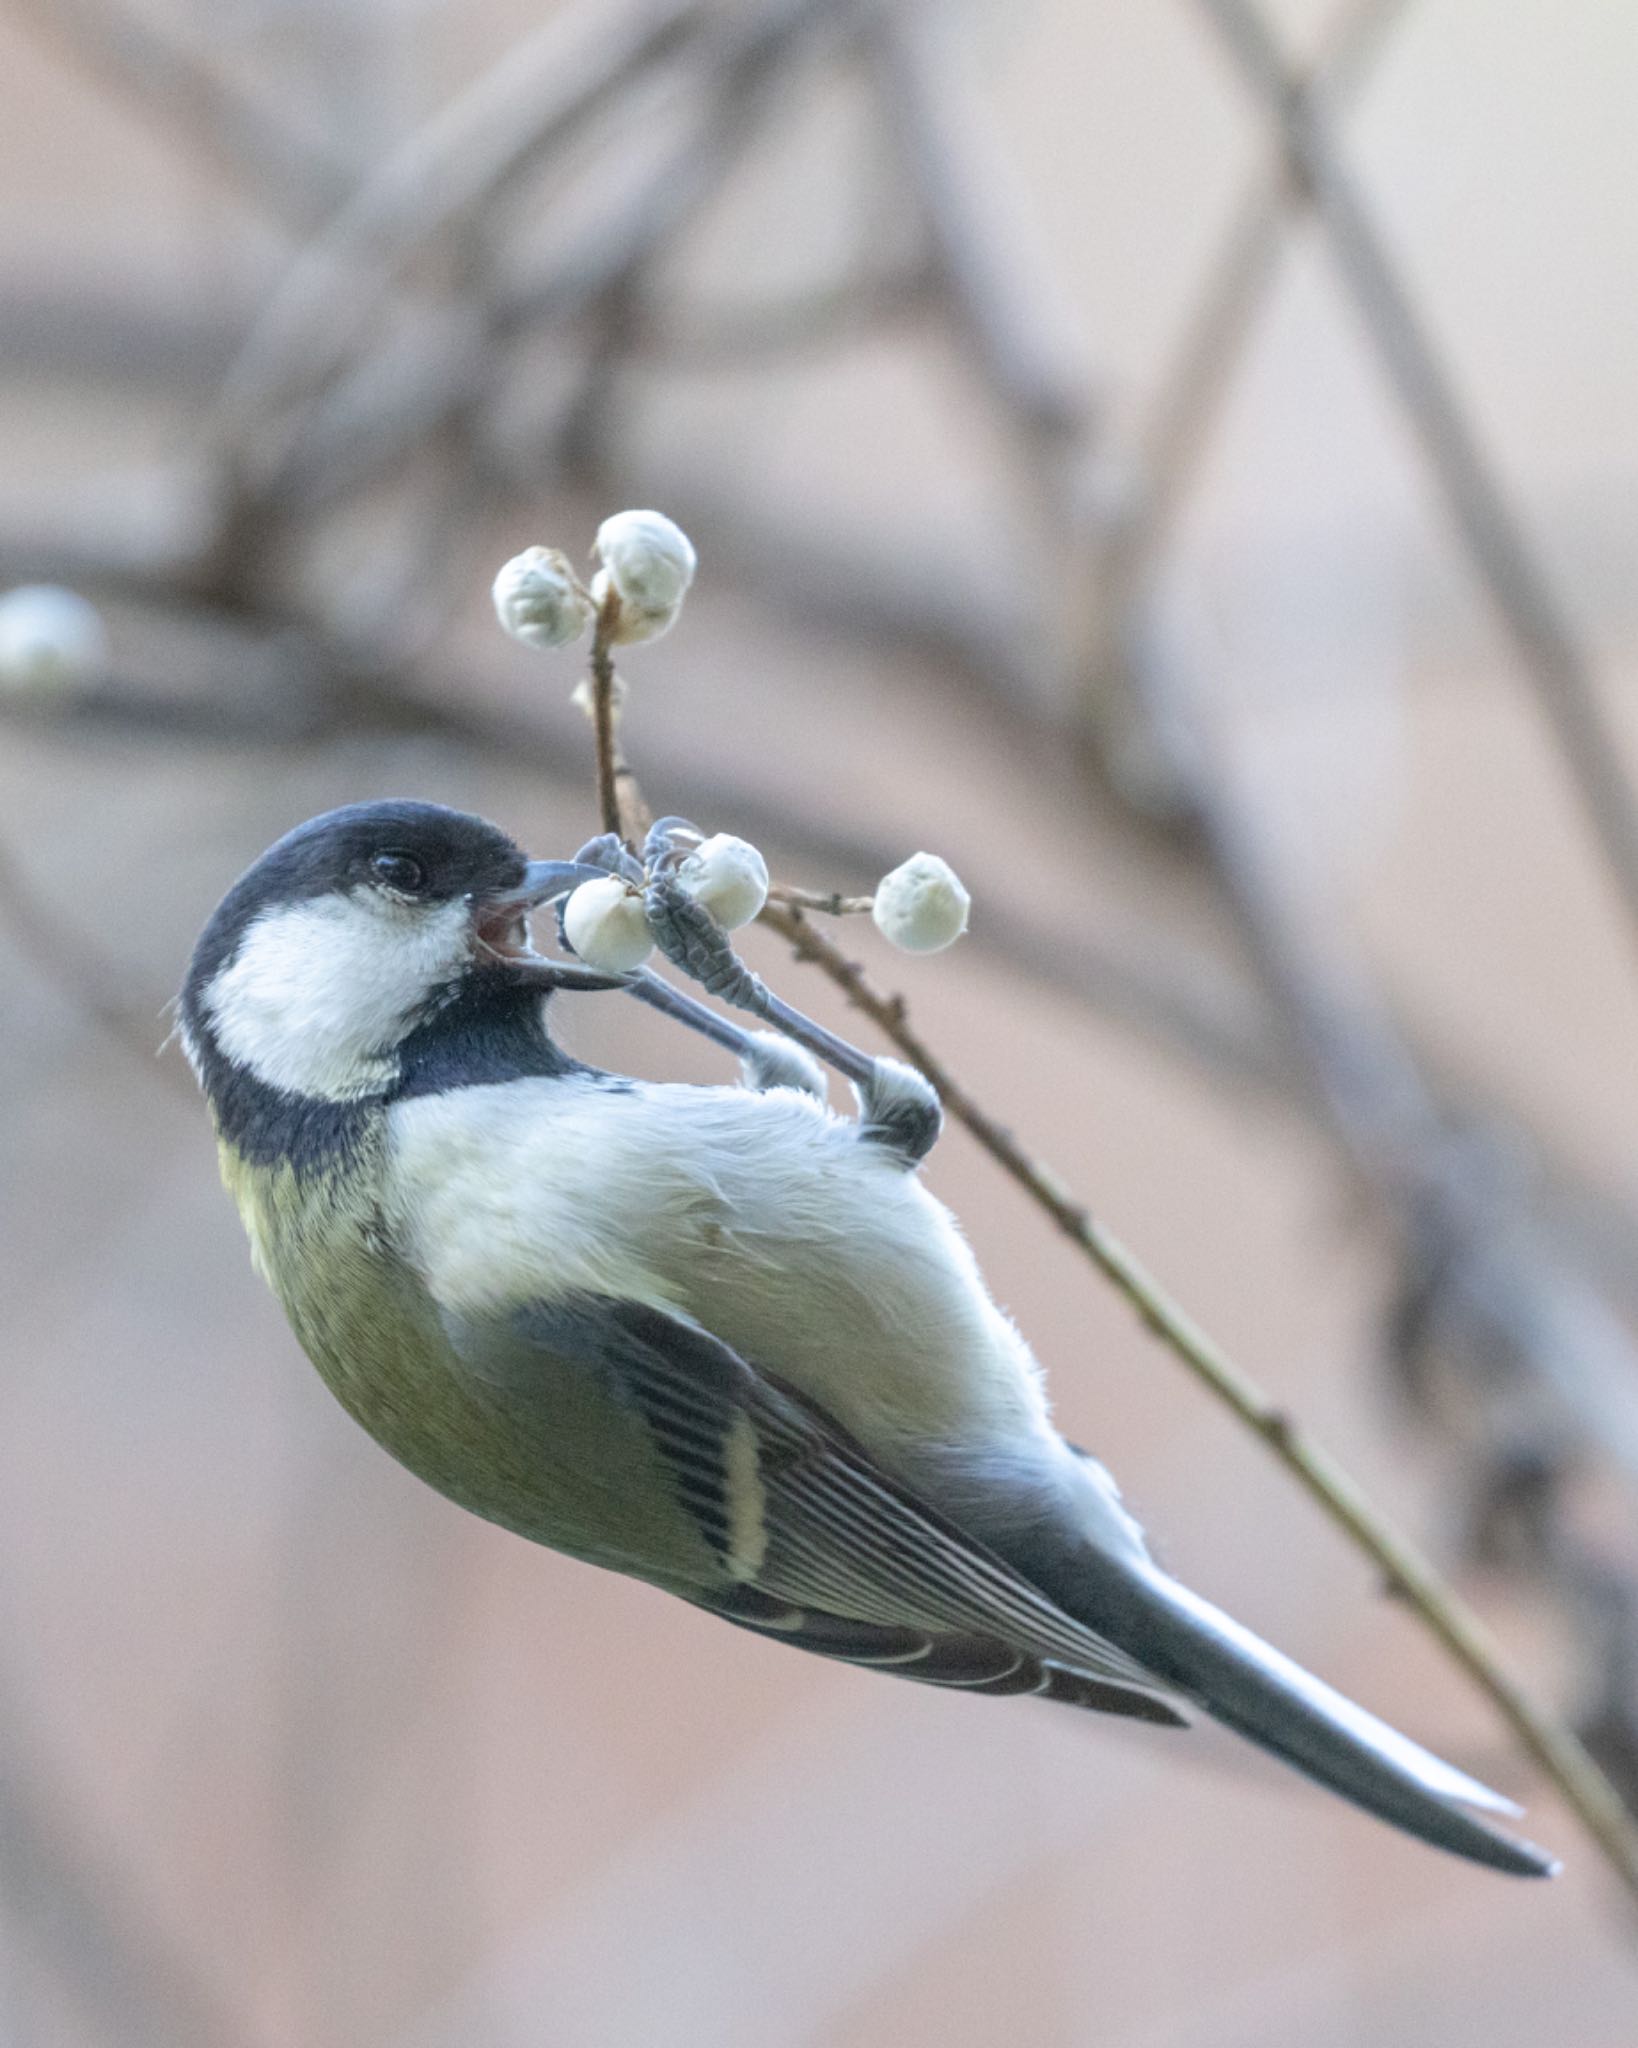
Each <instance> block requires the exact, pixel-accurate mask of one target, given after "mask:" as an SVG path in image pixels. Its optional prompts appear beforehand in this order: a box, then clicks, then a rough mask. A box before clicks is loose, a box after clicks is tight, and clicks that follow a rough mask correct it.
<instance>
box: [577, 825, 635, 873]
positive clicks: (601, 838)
mask: <svg viewBox="0 0 1638 2048" xmlns="http://www.w3.org/2000/svg"><path fill="white" fill-rule="evenodd" d="M575 859H576V860H577V861H579V862H581V863H583V864H584V865H585V866H587V867H593V868H601V869H602V871H603V873H604V874H607V875H618V876H619V877H620V878H621V880H622V881H626V882H631V883H633V884H636V885H639V886H640V885H641V883H642V880H643V867H642V863H641V862H640V861H639V860H638V859H637V856H636V855H635V854H634V853H633V852H632V851H631V848H630V847H629V846H627V845H626V844H625V842H624V840H622V839H621V837H620V835H619V833H618V832H600V833H599V834H598V835H597V837H596V838H595V839H588V840H587V841H586V843H585V845H584V846H583V847H581V849H580V851H579V852H578V853H577V854H576V855H575Z"/></svg>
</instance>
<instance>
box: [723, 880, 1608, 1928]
mask: <svg viewBox="0 0 1638 2048" xmlns="http://www.w3.org/2000/svg"><path fill="white" fill-rule="evenodd" d="M761 921H762V922H763V923H765V924H767V925H768V926H770V927H771V929H773V930H774V931H776V932H778V933H779V934H780V936H781V937H782V938H784V939H785V940H787V941H788V943H789V944H790V945H791V946H792V948H793V949H794V951H795V953H796V956H797V958H798V959H800V960H807V961H811V962H812V963H813V964H814V965H815V966H817V967H819V968H820V969H821V970H822V972H824V973H825V974H826V975H828V976H829V977H830V979H831V980H832V981H833V982H835V984H836V985H837V987H838V988H840V989H841V990H842V991H843V993H844V994H845V995H846V996H847V998H848V1000H849V1002H850V1003H852V1004H853V1006H854V1007H855V1008H856V1009H858V1010H861V1011H863V1012H864V1014H865V1015H866V1016H868V1017H869V1018H870V1019H871V1020H872V1022H873V1023H875V1024H876V1025H877V1026H878V1027H879V1028H880V1029H881V1031H882V1032H884V1033H885V1035H886V1036H887V1037H888V1038H889V1039H890V1040H891V1041H892V1043H893V1044H894V1045H895V1046H897V1047H898V1049H899V1051H900V1052H902V1053H903V1054H904V1056H905V1058H906V1059H907V1060H909V1061H910V1063H911V1064H912V1065H913V1066H915V1067H917V1068H919V1069H920V1071H921V1072H922V1073H923V1074H924V1075H925V1076H926V1077H927V1079H928V1080H929V1081H931V1082H932V1084H933V1086H934V1087H935V1088H936V1089H937V1090H938V1093H939V1097H940V1099H941V1100H942V1102H943V1104H944V1107H945V1108H946V1110H948V1111H949V1113H950V1115H952V1116H953V1117H954V1118H955V1119H956V1121H957V1122H958V1123H960V1124H963V1125H964V1126H965V1127H966V1129H967V1130H968V1131H970V1132H971V1133H972V1135H973V1137H974V1138H976V1139H977V1141H978V1143H979V1144H980V1145H981V1146H982V1147H983V1148H984V1150H985V1151H986V1152H988V1153H989V1155H990V1157H991V1158H992V1159H994V1160H995V1161H996V1163H997V1164H998V1165H999V1166H1000V1167H1001V1168H1002V1169H1003V1170H1004V1171H1005V1172H1006V1173H1008V1174H1010V1175H1011V1177H1012V1178H1013V1179H1014V1180H1015V1181H1016V1182H1017V1183H1018V1185H1019V1186H1020V1187H1022V1188H1023V1189H1024V1191H1025V1193H1026V1194H1028V1195H1029V1196H1030V1198H1031V1199H1032V1200H1033V1201H1034V1202H1035V1203H1036V1204H1037V1205H1038V1207H1040V1208H1041V1209H1042V1210H1044V1211H1045V1213H1046V1214H1047V1215H1048V1216H1050V1217H1051V1219H1052V1221H1053V1222H1054V1223H1055V1224H1056V1225H1057V1226H1058V1228H1059V1229H1060V1230H1061V1231H1063V1233H1064V1234H1065V1235H1066V1236H1067V1237H1068V1238H1069V1239H1070V1240H1071V1242H1072V1243H1074V1244H1076V1245H1078V1246H1079V1247H1080V1249H1081V1250H1082V1251H1083V1252H1084V1253H1085V1254H1086V1255H1087V1257H1088V1258H1089V1259H1090V1260H1091V1261H1092V1263H1093V1264H1094V1265H1096V1266H1097V1267H1098V1269H1099V1270H1100V1271H1101V1272H1102V1273H1103V1274H1104V1275H1105V1276H1106V1277H1107V1278H1108V1279H1109V1280H1111V1281H1112V1282H1113V1283H1114V1285H1115V1287H1116V1289H1117V1290H1118V1291H1119V1292H1120V1293H1121V1294H1122V1295H1123V1296H1124V1297H1125V1299H1126V1300H1127V1301H1128V1302H1129V1303H1130V1304H1131V1306H1132V1307H1133V1308H1134V1309H1135V1310H1136V1312H1137V1314H1138V1316H1139V1318H1140V1319H1141V1321H1142V1322H1143V1323H1144V1324H1146V1325H1147V1327H1148V1328H1149V1329H1150V1330H1151V1331H1152V1332H1153V1333H1154V1335H1155V1336H1157V1337H1158V1338H1159V1339H1160V1341H1161V1342H1162V1343H1163V1344H1164V1345H1165V1346H1166V1347H1167V1348H1168V1349H1169V1350H1170V1351H1171V1352H1172V1353H1173V1355H1174V1356H1175V1357H1177V1358H1178V1359H1180V1360H1181V1361H1182V1363H1183V1364H1184V1365H1185V1366H1187V1367H1188V1369H1189V1371H1190V1372H1192V1373H1193V1374H1194V1375H1195V1377H1196V1378H1197V1379H1199V1380H1200V1381H1202V1382H1203V1383H1204V1385H1205V1386H1206V1387H1207V1388H1208V1389H1209V1390H1210V1391H1211V1392H1212V1393H1213V1394H1214V1395H1215V1396H1216V1397H1217V1399H1218V1400H1219V1401H1220V1402H1222V1403H1223V1405H1224V1406H1225V1407H1227V1408H1228V1409H1229V1410H1230V1412H1231V1413H1232V1414H1234V1415H1235V1416H1236V1417H1238V1419H1239V1420H1240V1421H1241V1422H1243V1423H1244V1424H1245V1425H1246V1426H1247V1427H1248V1428H1249V1429H1251V1430H1252V1431H1253V1432H1254V1433H1255V1434H1256V1435H1257V1437H1258V1438H1259V1439H1260V1440H1261V1441H1262V1442H1263V1443H1264V1444H1266V1445H1267V1447H1268V1449H1269V1450H1270V1451H1271V1452H1272V1453H1273V1454H1274V1456H1275V1457H1276V1458H1277V1459H1278V1460H1279V1461H1280V1463H1281V1464H1282V1465H1284V1466H1285V1468H1286V1469H1287V1471H1289V1472H1290V1473H1292V1474H1293V1476H1294V1477H1295V1478H1296V1479H1297V1480H1298V1481H1299V1482H1300V1484H1301V1485H1302V1486H1303V1487H1304V1489H1305V1490H1306V1491H1307V1493H1308V1494H1309V1496H1310V1497H1311V1498H1312V1499H1313V1500H1314V1501H1316V1502H1317V1503H1318V1505H1319V1506H1320V1508H1321V1509H1322V1510H1323V1511H1324V1513H1325V1514H1326V1516H1327V1517H1328V1518H1329V1519H1330V1521H1331V1522H1332V1523H1333V1524H1334V1525H1335V1526H1336V1527H1337V1528H1338V1529H1340V1530H1341V1531H1342V1533H1343V1534H1344V1535H1345V1536H1346V1537H1347V1538H1348V1539H1349V1541H1350V1542H1352V1543H1353V1545H1354V1546H1355V1548H1356V1549H1358V1550H1360V1551H1361V1552H1363V1554H1364V1555H1365V1556H1366V1557H1368V1558H1369V1559H1370V1560H1371V1562H1372V1563H1373V1564H1374V1565H1375V1566H1376V1568H1377V1569H1378V1571H1380V1572H1381V1574H1382V1576H1383V1579H1384V1581H1385V1582H1386V1584H1387V1586H1388V1587H1389V1589H1390V1590H1391V1591H1393V1592H1394V1593H1396V1594H1398V1595H1399V1596H1400V1597H1401V1598H1402V1599H1403V1600H1404V1602H1405V1603H1406V1605H1407V1606H1408V1607H1409V1608H1410V1609H1411V1611H1412V1612H1413V1613H1415V1614H1416V1615H1417V1616H1418V1618H1419V1619H1420V1620H1421V1622H1422V1624H1423V1626H1424V1627H1425V1628H1426V1629H1427V1630H1428V1632H1429V1634H1430V1635H1432V1636H1433V1637H1434V1639H1435V1640H1436V1641H1437V1642H1439V1643H1440V1644H1441V1645H1442V1646H1443V1647H1444V1649H1445V1650H1446V1651H1447V1652H1448V1653H1449V1655H1450V1657H1451V1658H1452V1660H1453V1661H1454V1662H1455V1663H1456V1664H1458V1665H1459V1666H1460V1667H1461V1669H1462V1670H1464V1671H1465V1672H1466V1673H1467V1675H1468V1676H1469V1678H1471V1679H1472V1680H1473V1682H1474V1684H1475V1685H1476V1686H1477V1687H1478V1688H1479V1690H1480V1691H1481V1692H1483V1693H1484V1694H1485V1696H1486V1697H1487V1698H1488V1699H1489V1700H1490V1702H1491V1704H1492V1705H1493V1706H1494V1707H1495V1708H1496V1710H1497V1711H1498V1712H1499V1713H1500V1715H1501V1716H1502V1718H1503V1720H1504V1721H1505V1722H1506V1723H1507V1725H1508V1726H1509V1727H1510V1728H1511V1729H1512V1731H1513V1733H1514V1734H1515V1736H1517V1738H1518V1740H1519V1742H1520V1744H1521V1745H1522V1746H1523V1748H1524V1749H1525V1750H1526V1751H1527V1752H1528V1753H1529V1755H1530V1756H1531V1757H1533V1758H1534V1759H1535V1761H1536V1763H1537V1764H1538V1765H1539V1766H1540V1768H1541V1770H1542V1771H1543V1773H1544V1774H1545V1775H1546V1777H1547V1778H1548V1779H1549V1780H1550V1781H1551V1782H1552V1783H1553V1784H1554V1785H1555V1786H1556V1787H1557V1788H1558V1790H1559V1792H1560V1793H1561V1794H1562V1795H1563V1798H1564V1800H1565V1802H1566V1804H1567V1805H1568V1806H1569V1807H1570V1809H1571V1811H1572V1812H1573V1813H1575V1814H1576V1816H1577V1817H1578V1818H1579V1820H1580V1821H1581V1823H1582V1825H1583V1827H1584V1828H1585V1829H1586V1831H1587V1833H1588V1834H1589V1836H1591V1838H1592V1839H1593V1840H1594V1841H1595V1842H1596V1843H1597V1844H1598V1846H1599V1848H1600V1850H1601V1851H1602V1852H1603V1854H1604V1857H1605V1859H1606V1860H1607V1862H1608V1863H1609V1865H1610V1867H1611V1868H1612V1869H1613V1870H1614V1871H1615V1873H1616V1875H1617V1876H1618V1877H1619V1879H1620V1881H1621V1883H1622V1884H1623V1886H1624V1887H1625V1888H1626V1890H1627V1891H1628V1892H1630V1893H1631V1894H1632V1896H1633V1897H1634V1898H1635V1899H1638V1824H1635V1823H1634V1821H1633V1818H1632V1816H1631V1815H1630V1814H1629V1813H1628V1812H1627V1809H1626V1807H1625V1806H1624V1805H1623V1804H1622V1802H1621V1798H1620V1795H1619V1794H1618V1793H1617V1792H1616V1790H1615V1788H1614V1786H1613V1785H1611V1784H1610V1782H1609V1780H1608V1779H1607V1778H1606V1777H1605V1776H1604V1774H1603V1772H1602V1771H1601V1770H1600V1769H1599V1768H1598V1766H1597V1764H1596V1763H1595V1762H1594V1761H1593V1759H1592V1757H1591V1756H1590V1755H1589V1754H1588V1752H1587V1751H1586V1749H1585V1748H1584V1747H1583V1746H1582V1744H1581V1743H1580V1742H1579V1741H1578V1740H1577V1739H1576V1737H1575V1736H1574V1735H1573V1734H1572V1733H1571V1731H1570V1730H1569V1729H1568V1728H1567V1727H1565V1726H1564V1724H1563V1723H1562V1722H1561V1721H1559V1720H1558V1719H1557V1718H1556V1717H1555V1716H1554V1715H1552V1714H1551V1713H1549V1712H1548V1711H1547V1710H1546V1709H1545V1708H1544V1707H1541V1706H1539V1705H1538V1704H1537V1703H1536V1702H1535V1701H1534V1700H1533V1699H1532V1698H1531V1696H1530V1694H1529V1693H1528V1691H1527V1690H1526V1689H1525V1688H1524V1687H1523V1686H1522V1685H1521V1684H1520V1683H1519V1681H1518V1680H1517V1679H1516V1678H1515V1677H1514V1676H1513V1675H1512V1673H1511V1672H1510V1671H1509V1670H1508V1668H1507V1665H1506V1662H1505V1661H1504V1659H1503V1656H1502V1653H1501V1650H1500V1648H1499V1646H1498V1645H1497V1644H1496V1643H1495V1642H1494V1641H1493V1639H1492V1638H1491V1636H1490V1634H1489V1632H1488V1631H1487V1630H1486V1629H1485V1627H1484V1625H1483V1623H1482V1622H1480V1620H1479V1618H1478V1616H1477V1615H1476V1614H1474V1613H1473V1612H1472V1610H1471V1609H1470V1608H1468V1607H1467V1605H1466V1604H1465V1603H1464V1602H1463V1601H1462V1599H1461V1598H1460V1596H1459V1595H1458V1594H1457V1593H1456V1591H1455V1589H1454V1588H1453V1587H1452V1586H1450V1585H1448V1584H1447V1583H1446V1581H1445V1580H1444V1579H1443V1578H1442V1577H1441V1576H1440V1575H1439V1573H1438V1572H1437V1571H1436V1570H1435V1569H1434V1567H1433V1565H1432V1564H1431V1563H1429V1561H1428V1560H1427V1559H1426V1558H1425V1557H1423V1556H1422V1554H1421V1553H1420V1552H1419V1551H1418V1550H1417V1549H1416V1547H1415V1545H1414V1544H1412V1543H1411V1541H1410V1540H1409V1538H1408V1537H1406V1536H1404V1535H1403V1534H1402V1533H1401V1532H1400V1531H1399V1530H1397V1529H1396V1528H1395V1527H1394V1526H1393V1524H1392V1523H1391V1522H1389V1521H1388V1519H1387V1518H1386V1517H1385V1516H1384V1515H1382V1514H1381V1513H1380V1511H1379V1510H1378V1509H1377V1508H1376V1507H1374V1506H1373V1505H1372V1503H1371V1501H1370V1499H1369V1498H1368V1496H1367V1495H1366V1494H1365V1493H1364V1492H1363V1491H1362V1489H1361V1488H1360V1487H1359V1486H1358V1485H1357V1484H1356V1483H1355V1481H1354V1480H1353V1479H1352V1478H1350V1477H1349V1475H1348V1474H1347V1473H1346V1472H1345V1471H1344V1470H1343V1468H1342V1467H1341V1466H1340V1465H1339V1464H1338V1463H1337V1462H1336V1460H1335V1459H1334V1458H1332V1457H1331V1455H1330V1454H1329V1452H1327V1451H1325V1450H1323V1449H1322V1448H1321V1447H1320V1445H1318V1444H1317V1443H1316V1442H1315V1441H1314V1439H1313V1438H1312V1437H1311V1436H1309V1435H1308V1433H1307V1432H1306V1430H1304V1429H1302V1428H1301V1427H1300V1426H1299V1425H1298V1424H1297V1423H1296V1422H1295V1421H1294V1420H1293V1419H1292V1417H1291V1416H1290V1415H1289V1414H1288V1413H1287V1412H1286V1411H1285V1410H1284V1409H1282V1408H1279V1407H1277V1406H1276V1405H1275V1404H1274V1403H1273V1402H1272V1401H1271V1400H1270V1399H1269V1398H1268V1396H1267V1394H1265V1393H1264V1391H1263V1390H1262V1388H1261V1387H1259V1386H1258V1385H1257V1383H1256V1381H1254V1380H1253V1379H1251V1378H1250V1377H1249V1376H1248V1375H1247V1374H1246V1373H1244V1372H1242V1371H1241V1369H1240V1368H1239V1367H1238V1366H1237V1365H1235V1364H1234V1362H1233V1361H1232V1360H1231V1359H1230V1358H1229V1357H1228V1355H1227V1354H1226V1353H1225V1352H1224V1351H1223V1350H1221V1349H1220V1348H1219V1346H1218V1345H1216V1344H1215V1343H1214V1342H1213V1341H1212V1339H1211V1338H1210V1337H1209V1336H1207V1334H1206V1333H1205V1331H1204V1330H1202V1329H1201V1328H1200V1327H1199V1325H1198V1324H1197V1323H1195V1322H1194V1321H1193V1320H1192V1318H1191V1317H1189V1316H1188V1315H1187V1314H1186V1313H1185V1312H1184V1311H1183V1310H1182V1309H1181V1308H1179V1307H1178V1306H1177V1304H1176V1303H1175V1302H1174V1301H1172V1300H1171V1298H1170V1297H1169V1296H1168V1295H1167V1294H1166V1293H1165V1291H1164V1290H1163V1289H1162V1288H1161V1287H1160V1285H1159V1283H1158V1282H1157V1281H1156V1280H1155V1279H1154V1278H1153V1276H1152V1275H1151V1274H1150V1273H1149V1272H1148V1271H1147V1270H1146V1269H1145V1268H1144V1267H1143V1266H1142V1265H1141V1264H1140V1263H1139V1261H1138V1260H1137V1259H1136V1258H1135V1257H1134V1256H1133V1254H1132V1253H1131V1252H1129V1251H1128V1250H1127V1249H1126V1247H1125V1246H1124V1245H1123V1244H1122V1243H1121V1242H1120V1240H1119V1239H1118V1238H1117V1237H1115V1235H1114V1234H1113V1232H1111V1231H1110V1230H1108V1229H1107V1228H1105V1226H1104V1225H1102V1224H1101V1223H1098V1222H1096V1221H1095V1220H1094V1219H1093V1217H1092V1215H1091V1213H1090V1211H1089V1210H1088V1209H1087V1208H1086V1206H1085V1204H1084V1203H1082V1202H1081V1201H1079V1200H1078V1199H1077V1198H1076V1196H1075V1195H1074V1194H1073V1193H1071V1191H1070V1190H1069V1188H1068V1187H1066V1186H1065V1184H1064V1182H1063V1181H1061V1180H1060V1179H1059V1178H1058V1176H1057V1175H1056V1174H1055V1173H1054V1172H1053V1171H1052V1169H1051V1168H1050V1167H1048V1166H1046V1165H1045V1164H1044V1163H1043V1162H1042V1161H1040V1160H1038V1159H1037V1158H1035V1157H1034V1155H1033V1154H1031V1153H1030V1152H1028V1151H1027V1150H1026V1149H1025V1148H1024V1146H1023V1145H1022V1144H1021V1143H1020V1142H1019V1141H1018V1139H1017V1138H1015V1137H1014V1136H1013V1134H1012V1132H1011V1131H1010V1130H1008V1129H1007V1128H1006V1127H1005V1126H1004V1125H1003V1124H1001V1123H999V1122H998V1121H997V1120H996V1119H995V1118H994V1117H993V1116H991V1115H990V1113H989V1112H988V1111H987V1110H985V1109H983V1108H982V1107H981V1106H980V1105H979V1103H978V1101H977V1100H976V1098H975V1097H974V1096H973V1095H972V1094H971V1093H970V1092H969V1090H968V1089H967V1088H966V1087H965V1086H963V1084H962V1083H961V1082H960V1081H959V1080H957V1078H956V1076H955V1075H954V1074H953V1073H952V1072H951V1070H950V1068H949V1067H948V1066H947V1065H946V1064H945V1062H944V1061H943V1060H942V1059H941V1058H939V1056H938V1055H937V1054H936V1053H935V1052H934V1051H933V1049H932V1048H931V1047H930V1046H929V1045H928V1043H927V1042H926V1040H925V1039H924V1038H922V1037H921V1035H920V1034H919V1033H918V1032H917V1031H915V1030H913V1029H912V1027H911V1025H910V1022H909V1017H908V1013H907V1009H906V1005H905V1002H904V998H903V997H902V996H897V995H889V994H887V993H885V992H884V991H882V990H880V989H878V988H876V987H875V985H874V984H873V983H872V982H871V981H870V980H869V979H868V978H867V976H866V974H865V972H864V970H863V968H862V967H860V966H859V965H858V963H857V962H855V961H851V960H849V959H848V958H847V957H846V955H845V954H843V953H842V952H841V951H839V949H838V948H837V947H836V946H834V945H833V944H832V943H831V941H830V940H829V939H828V938H826V937H825V936H824V934H823V933H821V932H819V931H818V930H816V929H815V927H814V926H813V925H812V923H811V922H810V921H809V920H808V919H807V918H806V917H805V916H804V915H803V913H802V912H801V911H800V910H797V909H794V908H790V907H786V906H783V905H776V904H772V903H770V904H769V905H768V906H767V908H765V909H764V910H763V912H762V920H761Z"/></svg>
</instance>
